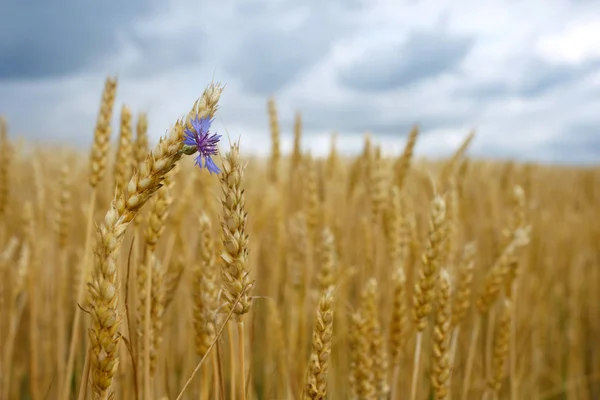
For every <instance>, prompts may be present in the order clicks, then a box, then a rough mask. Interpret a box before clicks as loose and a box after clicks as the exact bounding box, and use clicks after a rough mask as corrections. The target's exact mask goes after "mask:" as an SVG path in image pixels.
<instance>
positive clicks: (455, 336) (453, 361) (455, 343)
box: [448, 326, 460, 400]
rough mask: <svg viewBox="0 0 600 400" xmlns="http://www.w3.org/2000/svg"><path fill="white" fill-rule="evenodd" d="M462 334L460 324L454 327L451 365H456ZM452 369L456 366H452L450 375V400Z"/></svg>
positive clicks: (449, 394)
mask: <svg viewBox="0 0 600 400" xmlns="http://www.w3.org/2000/svg"><path fill="white" fill-rule="evenodd" d="M459 335H460V326H457V327H456V328H454V332H452V341H451V343H450V365H456V348H457V347H458V336H459ZM452 371H454V368H450V375H449V376H448V382H449V386H450V390H449V391H448V400H450V399H452Z"/></svg>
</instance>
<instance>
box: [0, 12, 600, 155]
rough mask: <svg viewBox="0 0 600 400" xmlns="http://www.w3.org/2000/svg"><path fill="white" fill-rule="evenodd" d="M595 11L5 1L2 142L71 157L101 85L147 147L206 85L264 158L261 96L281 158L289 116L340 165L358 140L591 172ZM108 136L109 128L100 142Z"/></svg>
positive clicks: (597, 92)
mask: <svg viewBox="0 0 600 400" xmlns="http://www.w3.org/2000/svg"><path fill="white" fill-rule="evenodd" d="M599 67H600V3H599V2H596V1H591V0H588V1H586V0H578V1H575V0H569V1H567V0H530V1H527V0H503V1H501V0H486V1H481V0H460V1H435V0H404V1H403V0H346V1H342V0H327V1H323V0H304V1H291V0H270V1H267V0H244V1H230V0H221V1H219V2H214V1H213V2H209V1H206V0H178V1H170V0H160V1H158V0H151V1H149V0H128V1H118V2H117V1H114V0H103V1H93V0H54V1H51V2H50V1H41V0H26V1H18V0H5V1H4V2H3V5H2V6H1V7H0V114H3V115H5V116H6V118H7V119H8V121H9V125H10V134H11V135H13V136H24V137H26V138H29V139H39V140H43V141H49V142H70V143H73V144H74V145H81V146H87V145H89V143H91V140H92V132H93V128H94V124H95V120H96V114H97V112H98V104H99V100H100V95H101V91H102V87H103V84H104V79H105V77H106V76H107V75H117V76H118V79H119V88H118V95H117V101H116V108H115V111H116V114H115V128H116V124H117V121H118V110H119V108H120V107H121V105H122V104H127V105H128V106H130V107H131V108H132V109H133V110H134V112H139V111H145V112H147V113H148V114H149V121H150V132H151V135H152V137H153V138H154V139H157V138H158V137H159V136H160V135H162V134H164V133H165V131H166V130H167V129H168V128H169V127H170V126H171V125H172V124H173V122H174V121H175V120H176V119H177V118H178V117H180V116H182V115H184V114H185V113H187V111H189V109H190V107H191V106H192V104H193V102H194V100H195V99H196V98H197V97H198V96H199V95H200V94H201V93H202V91H203V89H204V88H205V86H206V85H207V84H208V83H209V82H210V81H211V80H212V79H213V77H214V79H215V81H220V82H224V83H226V84H227V87H226V90H225V92H224V93H223V96H222V101H221V111H220V113H219V115H218V117H217V119H216V121H215V128H216V130H218V131H219V133H228V134H229V135H230V136H231V137H232V138H237V137H240V136H241V141H242V149H243V150H245V151H248V152H254V153H258V154H267V153H268V152H269V151H270V141H269V130H268V126H269V125H268V117H267V112H266V107H267V106H266V102H267V99H268V97H269V96H271V95H274V96H275V98H276V101H277V104H278V111H279V120H280V123H281V129H282V135H283V138H282V147H283V150H284V151H289V150H290V148H291V146H292V127H293V118H294V113H295V112H296V111H301V112H302V115H303V119H304V139H303V140H304V147H305V149H306V150H310V151H311V152H312V153H313V154H318V155H322V154H326V153H327V151H328V148H329V142H330V139H329V135H330V134H331V133H332V132H333V131H336V132H338V138H339V140H338V148H339V150H340V151H342V152H346V153H355V152H358V151H360V149H361V147H362V143H363V136H364V133H365V132H367V131H369V132H371V133H372V136H373V137H374V140H375V141H376V142H378V143H380V144H381V145H382V146H383V149H384V152H388V153H393V152H396V153H398V152H400V151H401V149H402V147H403V145H404V141H405V138H406V135H407V133H408V131H409V129H410V127H411V126H412V125H413V124H415V123H418V124H419V125H420V126H421V128H422V136H421V138H420V140H419V143H418V145H417V149H416V152H417V155H423V156H435V157H437V156H446V155H448V154H449V153H451V152H452V151H453V150H454V149H455V148H456V147H457V146H458V145H459V144H460V142H461V141H462V139H463V138H464V137H465V136H466V135H467V133H468V132H469V130H470V129H476V131H477V136H476V139H475V141H474V142H473V145H472V149H471V154H473V155H475V156H481V157H497V158H506V157H509V158H517V159H523V160H537V161H543V162H568V163H592V162H600V130H599V128H600V68H599ZM114 132H115V134H116V132H117V130H116V129H115V131H114Z"/></svg>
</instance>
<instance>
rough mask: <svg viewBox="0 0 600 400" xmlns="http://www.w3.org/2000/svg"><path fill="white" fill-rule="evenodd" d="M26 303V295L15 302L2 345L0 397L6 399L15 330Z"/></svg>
mask: <svg viewBox="0 0 600 400" xmlns="http://www.w3.org/2000/svg"><path fill="white" fill-rule="evenodd" d="M26 303H27V297H26V296H23V297H22V298H21V299H20V301H18V302H17V304H16V306H15V307H16V311H15V312H14V313H13V315H12V318H11V320H10V326H9V328H8V329H9V330H8V334H7V337H6V343H5V346H4V354H3V356H4V365H5V366H6V370H5V371H4V376H2V379H3V380H4V382H3V384H2V392H1V394H2V398H3V399H8V398H10V382H11V380H10V377H11V373H12V368H13V363H12V358H13V353H14V349H15V338H16V337H17V331H18V328H19V323H20V322H21V316H22V315H23V310H24V309H25V304H26Z"/></svg>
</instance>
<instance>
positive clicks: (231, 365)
mask: <svg viewBox="0 0 600 400" xmlns="http://www.w3.org/2000/svg"><path fill="white" fill-rule="evenodd" d="M227 332H228V333H229V335H228V336H229V375H230V376H229V399H230V400H235V397H236V396H235V395H236V392H235V379H236V378H235V375H236V374H235V347H234V344H233V326H232V325H231V324H228V326H227Z"/></svg>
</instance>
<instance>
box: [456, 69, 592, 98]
mask: <svg viewBox="0 0 600 400" xmlns="http://www.w3.org/2000/svg"><path fill="white" fill-rule="evenodd" d="M599 67H600V61H589V62H585V63H582V64H580V65H564V64H549V63H546V62H544V61H543V60H540V59H537V58H532V59H531V60H528V61H526V62H525V66H518V67H515V69H514V70H513V71H512V72H513V73H514V74H515V76H516V80H515V79H514V77H513V79H509V80H502V81H501V80H495V81H491V82H485V83H481V84H472V83H469V82H468V80H465V82H467V84H466V85H464V86H460V87H459V88H457V90H456V94H458V95H467V96H473V98H475V99H477V101H481V100H486V99H487V100H489V99H496V98H507V97H520V98H535V97H539V96H544V95H546V94H548V93H550V92H552V91H553V90H556V89H559V88H562V87H565V86H567V85H570V84H573V83H575V82H577V81H581V80H583V79H585V77H586V76H588V75H589V74H591V73H594V72H596V71H598V68H599Z"/></svg>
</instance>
